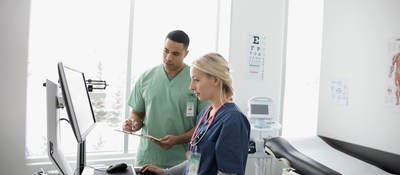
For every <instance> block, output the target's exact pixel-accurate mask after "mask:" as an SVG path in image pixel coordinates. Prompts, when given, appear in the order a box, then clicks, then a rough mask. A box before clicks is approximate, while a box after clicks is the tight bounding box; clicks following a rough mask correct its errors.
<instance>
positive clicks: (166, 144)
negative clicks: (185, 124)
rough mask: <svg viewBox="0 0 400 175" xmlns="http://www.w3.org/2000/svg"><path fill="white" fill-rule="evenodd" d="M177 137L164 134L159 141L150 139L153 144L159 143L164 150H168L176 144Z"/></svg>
mask: <svg viewBox="0 0 400 175" xmlns="http://www.w3.org/2000/svg"><path fill="white" fill-rule="evenodd" d="M177 140H178V137H177V136H173V135H166V136H165V137H163V138H161V139H160V141H157V140H152V141H153V142H154V143H155V144H157V145H159V146H160V147H161V148H162V149H164V150H169V149H170V148H171V147H173V146H174V145H176V144H177Z"/></svg>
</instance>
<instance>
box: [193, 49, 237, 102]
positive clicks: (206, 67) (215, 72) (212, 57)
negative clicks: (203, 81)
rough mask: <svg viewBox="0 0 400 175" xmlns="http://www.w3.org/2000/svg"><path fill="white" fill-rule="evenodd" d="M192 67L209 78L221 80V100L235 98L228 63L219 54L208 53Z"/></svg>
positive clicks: (194, 62)
mask: <svg viewBox="0 0 400 175" xmlns="http://www.w3.org/2000/svg"><path fill="white" fill-rule="evenodd" d="M192 67H194V68H196V69H198V70H200V71H201V72H203V73H205V74H207V75H208V76H214V77H216V78H218V79H220V80H221V84H220V92H221V93H220V94H221V95H220V100H221V102H223V101H224V100H225V99H231V98H232V96H233V88H232V77H231V74H230V69H229V65H228V62H227V61H226V60H225V59H224V57H222V56H221V55H220V54H218V53H208V54H205V55H203V56H202V57H200V58H199V59H197V60H195V61H193V63H192Z"/></svg>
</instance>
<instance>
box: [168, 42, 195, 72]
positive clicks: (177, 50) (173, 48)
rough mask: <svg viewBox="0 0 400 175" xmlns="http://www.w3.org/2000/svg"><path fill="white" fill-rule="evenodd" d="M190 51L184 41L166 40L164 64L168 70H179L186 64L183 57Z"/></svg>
mask: <svg viewBox="0 0 400 175" xmlns="http://www.w3.org/2000/svg"><path fill="white" fill-rule="evenodd" d="M188 53H189V51H188V50H186V49H185V48H184V45H183V44H182V43H177V42H175V41H172V40H170V39H166V40H165V45H164V51H163V64H164V68H165V70H166V71H167V72H171V71H172V72H174V71H178V70H179V69H180V68H182V66H183V65H184V63H183V59H184V58H185V57H186V55H187V54H188Z"/></svg>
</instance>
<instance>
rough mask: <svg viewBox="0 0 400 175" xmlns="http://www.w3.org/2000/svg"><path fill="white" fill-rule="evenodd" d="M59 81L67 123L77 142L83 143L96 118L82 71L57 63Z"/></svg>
mask: <svg viewBox="0 0 400 175" xmlns="http://www.w3.org/2000/svg"><path fill="white" fill-rule="evenodd" d="M58 75H59V83H60V86H61V91H62V96H63V100H64V106H65V108H66V111H67V114H68V119H69V123H70V124H71V127H72V130H73V132H74V134H75V137H76V140H77V141H78V143H83V142H84V141H85V140H86V136H87V135H88V134H89V133H90V131H91V130H92V129H93V128H94V126H95V123H96V119H95V116H94V113H93V108H92V105H91V102H90V97H89V93H88V91H87V86H86V81H85V75H84V73H83V72H80V71H78V70H75V69H73V68H70V67H68V66H65V65H63V63H62V62H59V63H58Z"/></svg>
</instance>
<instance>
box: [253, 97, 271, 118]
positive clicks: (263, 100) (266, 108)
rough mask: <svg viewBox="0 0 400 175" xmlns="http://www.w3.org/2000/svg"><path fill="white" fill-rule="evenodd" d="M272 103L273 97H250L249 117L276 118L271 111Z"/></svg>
mask: <svg viewBox="0 0 400 175" xmlns="http://www.w3.org/2000/svg"><path fill="white" fill-rule="evenodd" d="M272 103H273V101H272V99H270V98H267V97H253V98H250V99H249V101H248V108H249V113H248V115H249V116H248V117H250V118H259V119H265V120H276V119H275V118H274V117H273V115H272V113H271V112H272V111H271V107H272Z"/></svg>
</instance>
